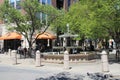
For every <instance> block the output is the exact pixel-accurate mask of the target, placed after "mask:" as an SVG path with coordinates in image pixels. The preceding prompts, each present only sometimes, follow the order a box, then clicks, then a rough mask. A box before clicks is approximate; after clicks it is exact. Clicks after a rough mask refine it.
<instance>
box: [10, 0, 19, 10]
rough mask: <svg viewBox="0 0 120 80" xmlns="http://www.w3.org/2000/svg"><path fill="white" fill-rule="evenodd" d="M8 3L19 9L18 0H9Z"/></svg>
mask: <svg viewBox="0 0 120 80" xmlns="http://www.w3.org/2000/svg"><path fill="white" fill-rule="evenodd" d="M10 4H11V6H12V7H14V8H16V9H21V6H20V0H10Z"/></svg>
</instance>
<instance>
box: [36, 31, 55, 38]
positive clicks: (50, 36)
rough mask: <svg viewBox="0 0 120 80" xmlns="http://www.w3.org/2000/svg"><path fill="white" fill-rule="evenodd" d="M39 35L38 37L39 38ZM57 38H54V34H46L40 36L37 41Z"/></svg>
mask: <svg viewBox="0 0 120 80" xmlns="http://www.w3.org/2000/svg"><path fill="white" fill-rule="evenodd" d="M38 35H39V34H37V35H36V37H37V36H38ZM55 38H56V36H54V35H53V34H50V33H48V32H44V33H43V34H40V35H39V36H38V37H37V39H55Z"/></svg>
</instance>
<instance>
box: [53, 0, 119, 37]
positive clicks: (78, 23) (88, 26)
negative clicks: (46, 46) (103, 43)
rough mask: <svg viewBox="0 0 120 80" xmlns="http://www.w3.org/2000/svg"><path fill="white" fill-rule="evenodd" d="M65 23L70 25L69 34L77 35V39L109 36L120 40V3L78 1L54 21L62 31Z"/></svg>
mask: <svg viewBox="0 0 120 80" xmlns="http://www.w3.org/2000/svg"><path fill="white" fill-rule="evenodd" d="M67 23H69V24H70V31H71V33H73V34H79V39H85V38H91V39H97V38H109V37H110V36H111V37H112V38H114V39H116V38H117V37H118V39H120V38H119V34H120V1H119V0H80V1H78V2H76V3H74V4H73V5H71V7H70V8H69V10H68V12H65V14H63V15H62V16H60V17H59V18H58V20H57V21H55V24H56V26H58V27H59V28H61V30H63V31H65V29H66V28H65V26H66V24H67ZM56 26H55V27H56ZM115 37H116V38H115Z"/></svg>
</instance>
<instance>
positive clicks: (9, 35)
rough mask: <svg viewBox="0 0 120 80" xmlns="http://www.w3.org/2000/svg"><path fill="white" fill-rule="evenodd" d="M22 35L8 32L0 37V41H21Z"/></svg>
mask: <svg viewBox="0 0 120 80" xmlns="http://www.w3.org/2000/svg"><path fill="white" fill-rule="evenodd" d="M21 38H22V35H21V34H19V33H16V32H9V33H7V34H5V35H3V36H1V37H0V40H8V39H21Z"/></svg>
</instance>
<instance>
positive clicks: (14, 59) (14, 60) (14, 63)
mask: <svg viewBox="0 0 120 80" xmlns="http://www.w3.org/2000/svg"><path fill="white" fill-rule="evenodd" d="M11 58H12V64H13V65H16V64H17V51H16V50H12V51H11Z"/></svg>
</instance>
